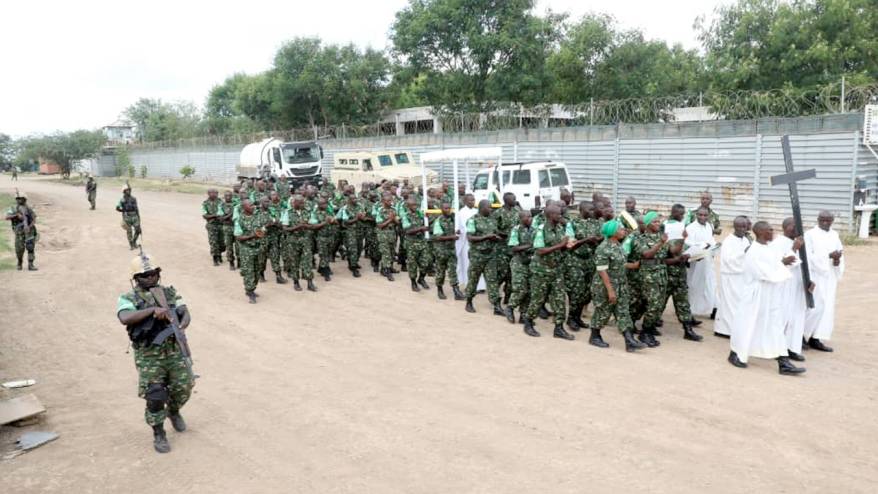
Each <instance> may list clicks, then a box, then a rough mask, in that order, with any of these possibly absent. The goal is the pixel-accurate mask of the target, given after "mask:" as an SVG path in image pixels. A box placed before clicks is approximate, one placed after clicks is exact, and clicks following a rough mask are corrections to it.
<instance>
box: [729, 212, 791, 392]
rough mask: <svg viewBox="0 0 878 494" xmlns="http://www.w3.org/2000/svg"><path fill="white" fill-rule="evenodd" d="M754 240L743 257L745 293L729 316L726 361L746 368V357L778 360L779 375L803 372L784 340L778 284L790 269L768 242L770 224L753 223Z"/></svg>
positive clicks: (771, 231)
mask: <svg viewBox="0 0 878 494" xmlns="http://www.w3.org/2000/svg"><path fill="white" fill-rule="evenodd" d="M753 233H754V234H755V235H756V241H755V242H753V245H751V246H750V248H749V249H748V250H747V254H746V255H745V256H744V283H745V285H746V289H745V292H744V294H743V297H742V298H741V305H740V307H739V309H738V310H737V311H736V313H735V315H734V317H733V319H732V337H731V351H730V352H729V358H728V360H729V363H731V364H732V365H734V366H735V367H739V368H745V367H747V360H748V359H749V357H751V356H752V357H759V358H770V359H777V369H778V372H779V373H780V374H781V375H796V374H801V373H803V372H805V369H804V368H802V367H796V366H794V365H793V364H792V363H791V362H790V359H789V357H788V356H787V355H788V354H787V341H786V337H785V336H784V332H783V321H782V311H781V306H780V303H781V300H780V296H779V295H780V290H779V288H780V286H781V284H782V283H783V282H785V281H787V280H788V279H790V278H791V277H792V275H791V274H790V271H789V269H787V267H786V266H784V262H783V260H782V259H781V257H780V256H779V255H778V254H777V252H776V250H775V249H773V248H771V247H770V246H769V245H768V244H769V243H770V242H771V241H772V239H773V238H774V230H772V228H771V226H770V225H769V224H768V223H766V222H764V221H759V222H757V223H756V224H755V225H753Z"/></svg>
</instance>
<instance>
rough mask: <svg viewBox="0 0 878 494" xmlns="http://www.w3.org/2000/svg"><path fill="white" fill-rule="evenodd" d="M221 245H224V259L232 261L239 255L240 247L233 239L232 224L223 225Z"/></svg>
mask: <svg viewBox="0 0 878 494" xmlns="http://www.w3.org/2000/svg"><path fill="white" fill-rule="evenodd" d="M223 247H225V251H226V259H228V260H229V262H231V263H234V262H235V259H236V257H240V250H241V247H240V246H238V241H237V240H235V227H234V225H223Z"/></svg>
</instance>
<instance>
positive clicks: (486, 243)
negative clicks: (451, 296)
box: [466, 199, 506, 316]
mask: <svg viewBox="0 0 878 494" xmlns="http://www.w3.org/2000/svg"><path fill="white" fill-rule="evenodd" d="M466 233H467V235H466V238H467V241H468V242H469V268H468V269H467V276H466V279H467V283H466V311H467V312H475V311H476V308H475V307H473V297H475V296H476V287H477V286H478V284H479V277H480V276H482V275H483V274H484V275H485V281H486V283H487V285H488V287H487V288H488V299H489V300H490V301H491V305H493V306H494V315H497V316H503V315H506V314H505V312H503V308H502V307H501V306H500V290H499V287H498V286H497V256H496V255H495V252H494V250H495V248H496V245H497V242H499V241H500V236H499V235H497V220H496V218H494V217H493V216H492V215H491V202H490V201H488V200H487V199H483V200H481V201H479V213H478V214H476V215H475V216H473V217H472V218H470V219H469V220H467V222H466Z"/></svg>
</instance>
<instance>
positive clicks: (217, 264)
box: [213, 256, 220, 266]
mask: <svg viewBox="0 0 878 494" xmlns="http://www.w3.org/2000/svg"><path fill="white" fill-rule="evenodd" d="M213 265H214V266H219V265H220V262H219V261H218V260H217V258H216V256H213Z"/></svg>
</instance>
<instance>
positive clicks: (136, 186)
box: [53, 177, 231, 196]
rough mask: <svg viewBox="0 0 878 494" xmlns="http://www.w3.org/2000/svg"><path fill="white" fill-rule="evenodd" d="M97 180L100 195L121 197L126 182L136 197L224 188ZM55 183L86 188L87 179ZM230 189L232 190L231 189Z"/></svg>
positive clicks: (148, 180)
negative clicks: (102, 193) (141, 193)
mask: <svg viewBox="0 0 878 494" xmlns="http://www.w3.org/2000/svg"><path fill="white" fill-rule="evenodd" d="M95 180H96V181H97V183H98V193H99V194H100V193H101V192H102V190H103V191H104V193H110V194H113V193H119V194H120V195H121V194H122V189H123V188H125V182H126V181H127V182H128V183H130V184H131V189H132V192H133V194H134V195H135V196H136V195H137V191H138V190H147V191H152V192H179V193H182V194H205V193H207V189H210V188H218V189H222V188H223V186H220V185H216V184H208V183H203V182H190V181H188V180H161V179H154V178H129V179H125V178H121V177H96V178H95ZM53 181H54V182H57V183H60V184H65V185H72V186H75V187H83V188H84V187H85V179H81V178H78V177H70V179H69V180H63V179H61V178H56V179H54V180H53ZM228 188H229V189H230V190H231V187H228Z"/></svg>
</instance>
